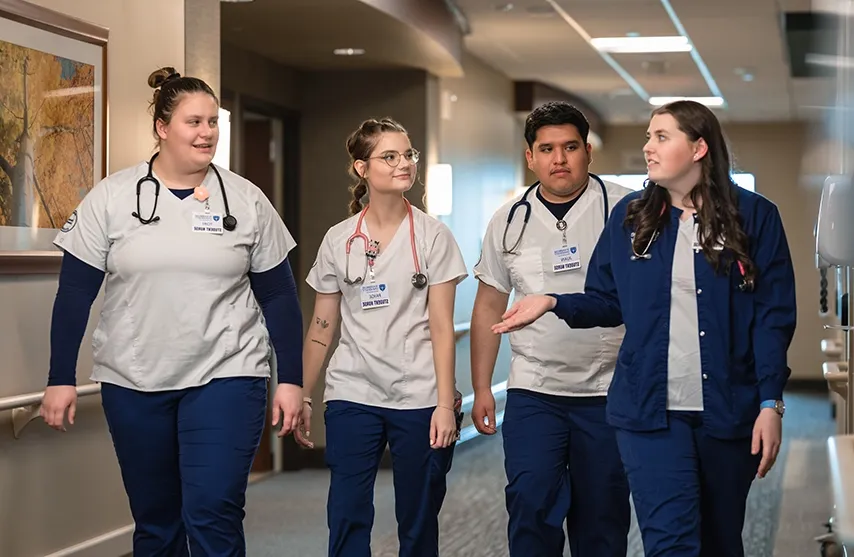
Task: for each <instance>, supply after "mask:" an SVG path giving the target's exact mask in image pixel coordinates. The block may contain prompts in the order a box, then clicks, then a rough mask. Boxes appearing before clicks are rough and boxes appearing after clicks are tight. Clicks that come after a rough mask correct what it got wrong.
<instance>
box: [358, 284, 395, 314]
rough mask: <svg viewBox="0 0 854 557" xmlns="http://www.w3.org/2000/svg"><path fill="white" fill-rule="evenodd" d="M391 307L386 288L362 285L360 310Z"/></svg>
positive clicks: (379, 285)
mask: <svg viewBox="0 0 854 557" xmlns="http://www.w3.org/2000/svg"><path fill="white" fill-rule="evenodd" d="M389 305H391V300H390V299H389V297H388V287H387V286H386V285H385V284H383V283H380V284H363V285H362V309H363V310H365V309H374V308H382V307H387V306H389Z"/></svg>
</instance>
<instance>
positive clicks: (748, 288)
mask: <svg viewBox="0 0 854 557" xmlns="http://www.w3.org/2000/svg"><path fill="white" fill-rule="evenodd" d="M666 208H667V207H666V206H665V207H664V208H663V209H662V214H664V211H665V210H666ZM658 236H659V232H658V229H655V231H653V233H652V235H651V236H650V237H649V241H648V242H647V243H646V247H645V248H644V249H643V251H641V252H640V253H638V252H637V250H636V249H635V243H634V239H635V233H634V232H632V234H631V238H630V243H631V246H632V254H631V255H630V256H629V259H630V260H632V261H640V260H646V261H649V260H650V259H652V254H651V253H650V249H651V248H652V244H653V243H655V241H656V240H657V239H658ZM695 251H699V250H695ZM736 263H737V264H738V270H739V272H740V273H741V277H742V278H741V283H740V284H739V285H738V289H739V290H741V291H742V292H753V289H754V283H753V280H748V279H747V277H746V274H745V269H744V263H742V262H741V261H737V262H736Z"/></svg>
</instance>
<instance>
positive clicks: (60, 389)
mask: <svg viewBox="0 0 854 557" xmlns="http://www.w3.org/2000/svg"><path fill="white" fill-rule="evenodd" d="M149 85H150V86H151V87H153V88H155V91H154V98H153V100H152V103H151V108H152V109H153V119H152V128H153V132H154V135H155V138H156V140H157V143H158V147H159V148H158V150H157V152H156V153H155V155H154V156H152V157H151V159H150V160H148V161H143V162H140V163H138V164H135V165H133V166H132V167H130V168H127V169H124V170H120V171H119V172H116V173H115V174H113V175H111V176H108V177H107V178H106V179H104V180H102V181H101V182H100V183H98V184H97V185H96V186H95V187H94V188H93V189H92V190H91V191H90V192H89V193H88V195H86V197H85V198H84V199H83V201H82V202H81V203H80V205H79V206H78V208H77V210H76V211H74V212H73V213H72V215H71V217H70V218H69V219H68V221H67V222H66V223H65V225H64V226H63V227H62V230H61V231H60V232H59V233H58V235H57V237H56V240H55V243H56V245H57V246H58V247H59V248H61V249H62V250H63V252H64V255H63V260H62V269H61V272H60V277H59V290H58V292H57V295H56V300H55V303H54V309H53V321H52V324H51V357H50V373H49V377H48V387H47V389H46V390H45V396H44V400H43V402H42V406H41V415H42V417H43V418H44V420H45V422H47V423H48V424H49V425H50V426H52V427H54V428H56V429H59V430H64V429H65V425H64V423H65V417H66V416H65V415H66V413H67V418H68V421H69V423H71V424H73V423H74V420H75V412H76V399H77V395H76V389H75V384H76V375H77V370H76V362H77V356H78V351H79V348H80V343H81V340H82V338H83V335H84V333H85V330H86V325H87V322H88V318H89V312H90V309H91V306H92V303H93V301H94V300H95V298H96V296H97V295H98V292H99V290H100V287H101V284H102V283H105V289H104V304H103V308H102V309H101V315H100V320H99V322H98V327H97V329H96V330H95V332H94V334H93V337H92V344H93V350H94V369H93V371H92V376H91V377H92V380H93V381H96V382H98V383H100V384H101V398H102V403H103V407H104V412H105V414H106V419H107V424H108V426H109V430H110V434H111V435H112V439H113V444H114V445H115V450H116V455H117V457H118V462H119V466H120V468H121V474H122V479H123V481H124V486H125V490H126V492H127V495H128V499H129V501H130V508H131V514H132V515H133V519H134V522H135V524H136V528H135V531H134V535H133V553H134V555H170V556H187V555H190V554H192V555H206V556H209V557H213V556H229V557H232V556H241V555H246V547H245V546H246V544H245V538H244V532H243V518H244V505H245V500H246V497H245V493H246V486H247V482H248V477H249V470H250V468H251V466H252V461H253V459H254V457H255V453H256V451H257V448H258V445H259V442H260V439H261V435H262V432H263V430H264V421H265V414H266V408H267V383H268V380H269V377H270V374H271V355H272V352H273V351H274V350H275V355H276V360H277V361H278V364H279V365H278V381H279V386H278V387H277V389H276V392H275V396H274V399H273V423H274V424H279V423H281V424H282V428H281V431H280V434H281V435H284V434H286V433H288V432H290V431H291V430H292V429H294V428H295V427H296V426H297V424H298V420H299V412H300V407H301V405H302V389H301V386H302V365H301V361H300V359H299V353H300V351H301V349H302V318H301V315H300V308H299V304H298V300H297V295H296V285H295V282H294V279H293V275H292V273H291V269H290V265H289V263H288V259H287V257H288V253H289V252H290V250H291V249H292V248H293V247H294V245H295V243H294V240H293V238H292V237H291V234H290V233H289V232H288V230H287V228H286V227H285V225H284V223H283V222H282V220H281V219H280V218H279V216H278V214H277V213H276V210H275V209H274V208H273V206H272V205H271V204H270V202H269V201H268V200H267V198H266V196H265V195H264V194H263V193H262V192H261V190H260V189H259V188H257V187H256V186H255V185H253V184H252V183H250V182H248V181H247V180H245V179H243V178H241V177H240V176H238V175H236V174H234V173H232V172H229V171H228V170H226V169H224V168H219V167H217V166H215V165H213V164H212V162H211V161H212V160H213V156H214V153H215V151H216V147H217V142H218V139H219V127H218V125H217V124H218V121H217V114H218V109H219V102H218V100H217V97H216V95H215V94H214V92H213V91H212V90H211V88H210V87H209V86H208V85H207V84H206V83H204V82H203V81H202V80H200V79H197V78H193V77H184V76H181V75H179V74H178V73H177V72H175V70H174V69H173V68H163V69H161V70H158V71H156V72H154V73H153V74H152V75H151V77H150V78H149Z"/></svg>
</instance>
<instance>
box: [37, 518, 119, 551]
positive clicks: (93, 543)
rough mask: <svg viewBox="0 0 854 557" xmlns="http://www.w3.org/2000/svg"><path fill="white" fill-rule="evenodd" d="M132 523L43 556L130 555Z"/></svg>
mask: <svg viewBox="0 0 854 557" xmlns="http://www.w3.org/2000/svg"><path fill="white" fill-rule="evenodd" d="M133 531H134V525H133V524H131V525H129V526H125V527H123V528H119V529H118V530H113V531H112V532H107V533H106V534H103V535H100V536H98V537H95V538H91V539H89V540H86V541H84V542H81V543H78V544H77V545H73V546H71V547H66V548H65V549H62V550H60V551H57V552H56V553H51V554H50V555H46V556H45V557H116V555H130V554H129V553H128V552H129V551H130V550H131V549H132V548H133Z"/></svg>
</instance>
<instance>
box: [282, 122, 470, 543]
mask: <svg viewBox="0 0 854 557" xmlns="http://www.w3.org/2000/svg"><path fill="white" fill-rule="evenodd" d="M347 151H348V153H349V155H350V173H351V175H353V177H354V178H355V180H356V184H355V185H354V186H353V187H352V188H351V191H352V193H353V200H352V202H351V203H350V214H351V216H350V218H348V219H346V220H344V221H343V222H341V223H339V224H337V225H335V226H333V227H332V228H330V229H329V231H328V232H327V233H326V236H325V237H324V239H323V242H322V244H321V246H320V249H319V251H318V254H317V259H316V260H315V262H314V265H312V268H311V271H310V272H309V275H308V278H307V282H308V284H309V285H310V286H311V287H312V288H313V289H314V290H315V291H316V292H317V296H316V299H315V306H314V315H313V316H312V319H311V323H310V326H309V329H308V334H307V337H306V341H305V348H304V350H303V372H304V376H303V381H304V383H303V385H304V387H303V388H304V393H305V394H306V395H308V396H306V398H305V404H304V406H303V414H302V422H301V425H300V427H299V428H298V429H297V431H296V432H295V437H296V439H297V441H298V442H299V443H301V444H302V445H304V446H309V447H310V446H311V443H310V441H309V440H308V437H309V432H308V431H305V430H308V429H309V427H310V424H311V410H312V401H311V398H310V395H311V393H312V390H313V388H314V386H315V385H316V384H317V380H318V377H319V375H320V371H321V367H322V365H323V362H324V360H325V358H326V355H327V350H328V347H329V346H330V344H331V343H332V340H333V335H334V332H335V329H336V328H337V326H338V322H339V318H340V320H341V337H340V341H339V343H338V346H337V347H336V349H335V351H334V353H333V355H332V358H331V360H330V362H329V365H328V367H327V370H326V376H325V379H326V381H325V393H324V402H325V403H326V410H325V414H324V418H325V422H326V461H327V464H328V466H329V468H330V470H331V472H332V478H331V486H330V489H329V500H328V511H327V512H328V524H329V529H330V533H329V556H330V557H349V556H359V557H361V556H364V555H369V554H370V541H371V528H372V526H373V519H374V507H373V488H374V480H375V478H376V474H377V470H378V469H379V465H380V459H381V457H382V455H383V452H384V451H385V448H386V445H388V447H389V449H390V452H391V457H392V468H393V474H394V488H395V514H396V517H397V522H398V533H399V536H400V556H401V557H417V556H425V557H427V556H430V557H432V556H435V555H437V554H438V537H439V532H438V514H439V510H440V508H441V506H442V501H443V499H444V496H445V491H446V483H445V476H446V474H447V473H448V471H449V470H450V467H451V460H452V455H453V450H454V449H453V447H454V444H455V442H456V439H457V435H458V429H459V420H458V417H459V413H458V409H457V405H458V404H459V400H458V398H459V397H458V396H457V393H456V389H455V381H454V361H455V346H454V343H455V338H454V319H453V315H454V298H455V294H456V285H457V284H458V283H459V282H460V281H462V280H463V279H464V278H465V277H466V276H467V274H468V273H467V271H466V267H465V263H464V261H463V258H462V254H461V253H460V249H459V247H458V246H457V243H456V241H455V240H454V237H453V236H452V234H451V232H450V230H449V229H448V228H447V227H446V226H445V225H444V224H442V223H441V222H439V221H437V220H436V219H433V218H432V217H429V216H428V215H426V214H424V213H423V212H422V211H420V210H418V209H417V208H415V207H412V206H411V205H410V203H409V201H407V200H406V198H405V197H404V193H405V192H407V191H409V189H410V188H412V185H413V183H414V182H415V177H416V173H417V166H416V165H417V163H418V159H419V153H418V151H417V150H415V149H413V148H412V145H411V144H410V141H409V137H408V135H407V133H406V130H405V129H404V128H403V127H402V126H401V125H400V124H398V123H397V122H395V121H393V120H391V119H388V118H385V119H383V120H379V121H377V120H367V121H365V122H363V123H362V124H361V126H359V128H358V129H357V130H356V131H355V132H353V133H352V134H351V135H350V137H349V138H348V140H347ZM365 196H367V198H368V200H369V201H368V203H367V205H363V199H364V198H365Z"/></svg>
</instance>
